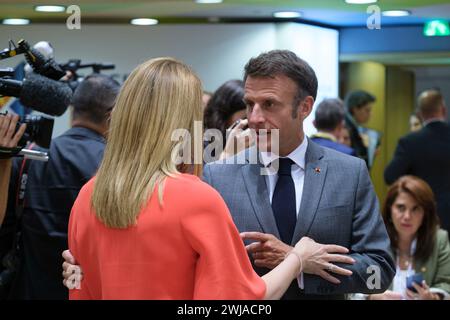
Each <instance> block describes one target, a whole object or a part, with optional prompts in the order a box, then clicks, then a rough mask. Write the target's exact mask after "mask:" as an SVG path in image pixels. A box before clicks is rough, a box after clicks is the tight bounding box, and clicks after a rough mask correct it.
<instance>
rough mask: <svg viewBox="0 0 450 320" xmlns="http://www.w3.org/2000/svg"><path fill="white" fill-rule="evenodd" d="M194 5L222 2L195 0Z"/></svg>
mask: <svg viewBox="0 0 450 320" xmlns="http://www.w3.org/2000/svg"><path fill="white" fill-rule="evenodd" d="M195 2H196V3H201V4H207V3H221V2H223V0H195Z"/></svg>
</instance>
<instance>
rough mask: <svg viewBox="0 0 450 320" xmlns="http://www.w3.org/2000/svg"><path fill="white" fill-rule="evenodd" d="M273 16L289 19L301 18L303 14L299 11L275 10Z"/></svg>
mask: <svg viewBox="0 0 450 320" xmlns="http://www.w3.org/2000/svg"><path fill="white" fill-rule="evenodd" d="M273 16H274V17H275V18H284V19H288V18H299V17H301V16H302V14H301V13H300V12H297V11H278V12H274V13H273Z"/></svg>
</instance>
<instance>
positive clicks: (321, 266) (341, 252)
mask: <svg viewBox="0 0 450 320" xmlns="http://www.w3.org/2000/svg"><path fill="white" fill-rule="evenodd" d="M294 250H295V251H296V253H297V254H298V255H299V256H301V257H302V260H303V272H304V273H309V274H315V275H318V276H320V277H322V278H323V279H325V280H327V281H330V282H332V283H334V284H339V283H341V282H340V281H339V279H337V278H335V277H333V276H332V275H331V274H330V273H329V272H333V273H335V274H340V275H343V276H351V275H352V271H350V270H347V269H344V268H341V267H338V266H336V265H334V264H333V263H332V262H338V263H347V264H353V263H355V260H354V259H353V258H351V257H349V256H348V255H345V254H347V253H348V249H347V248H344V247H341V246H338V245H334V244H320V243H317V242H315V241H314V240H313V239H311V238H308V237H303V238H301V239H300V241H299V242H297V244H296V245H295V248H294Z"/></svg>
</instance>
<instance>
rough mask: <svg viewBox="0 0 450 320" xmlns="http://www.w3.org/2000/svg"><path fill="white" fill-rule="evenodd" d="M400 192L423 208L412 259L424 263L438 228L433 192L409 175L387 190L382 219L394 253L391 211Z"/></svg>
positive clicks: (393, 228)
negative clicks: (407, 195)
mask: <svg viewBox="0 0 450 320" xmlns="http://www.w3.org/2000/svg"><path fill="white" fill-rule="evenodd" d="M401 192H405V193H407V194H409V195H410V196H411V197H413V198H414V199H415V200H416V201H417V203H418V204H419V206H420V207H422V208H423V211H424V215H423V220H422V225H421V226H420V227H419V229H418V230H417V248H416V252H415V253H414V259H417V260H421V261H426V260H427V259H428V258H429V257H430V255H431V253H432V252H433V247H434V245H435V239H436V233H437V230H438V228H439V217H438V215H437V213H436V200H435V198H434V194H433V191H432V190H431V187H430V186H429V185H428V183H426V182H425V181H424V180H422V179H420V178H418V177H415V176H410V175H406V176H403V177H400V178H399V179H398V180H397V181H395V182H394V184H393V185H392V186H391V187H390V188H389V190H388V192H387V195H386V199H385V200H384V205H383V211H382V217H383V220H384V223H385V225H386V229H387V232H388V235H389V238H390V240H391V247H392V248H393V249H394V252H395V251H396V250H397V249H398V232H397V230H396V229H395V226H394V223H393V222H392V217H391V215H392V212H391V209H392V206H393V204H394V202H395V200H396V199H397V197H398V195H399V194H400V193H401Z"/></svg>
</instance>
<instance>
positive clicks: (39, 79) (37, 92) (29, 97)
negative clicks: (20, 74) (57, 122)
mask: <svg viewBox="0 0 450 320" xmlns="http://www.w3.org/2000/svg"><path fill="white" fill-rule="evenodd" d="M0 94H1V95H4V96H12V97H17V98H19V100H20V102H21V103H22V104H23V105H24V106H26V107H28V108H32V109H34V110H36V111H40V112H43V113H45V114H48V115H51V116H60V115H62V114H63V113H64V112H66V110H67V107H68V106H69V104H70V102H71V99H72V89H70V87H69V86H68V85H67V84H66V83H64V82H61V81H55V80H51V79H48V78H46V77H43V76H41V75H38V74H35V73H32V74H30V75H28V76H27V78H25V79H24V80H23V82H21V81H17V80H11V79H0Z"/></svg>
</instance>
